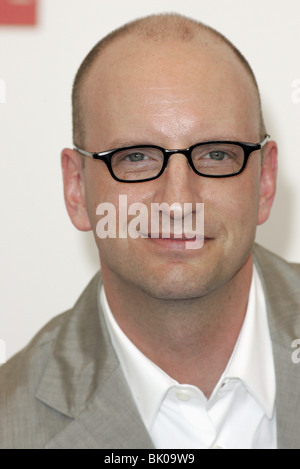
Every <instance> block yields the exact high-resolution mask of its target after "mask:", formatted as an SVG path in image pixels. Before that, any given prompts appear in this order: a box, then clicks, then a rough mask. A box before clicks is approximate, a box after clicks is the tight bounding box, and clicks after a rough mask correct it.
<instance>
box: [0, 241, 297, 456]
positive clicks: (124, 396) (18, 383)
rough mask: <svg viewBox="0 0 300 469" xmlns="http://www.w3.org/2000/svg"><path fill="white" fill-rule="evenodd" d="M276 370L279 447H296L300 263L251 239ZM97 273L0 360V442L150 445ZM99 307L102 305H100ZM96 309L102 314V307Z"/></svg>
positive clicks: (1, 445) (93, 446) (30, 445)
mask: <svg viewBox="0 0 300 469" xmlns="http://www.w3.org/2000/svg"><path fill="white" fill-rule="evenodd" d="M254 255H255V263H256V266H257V269H258V271H259V274H260V276H261V279H262V283H263V287H264V291H265V296H266V301H267V311H268V318H269V326H270V333H271V339H272V345H273V353H274V360H275V371H276V383H277V384H276V386H277V390H276V408H277V438H278V447H279V448H294V449H296V448H297V449H298V448H300V425H299V423H300V363H299V364H295V363H293V361H292V358H291V357H292V353H293V351H294V349H293V348H292V346H291V344H292V341H293V340H294V339H297V338H299V339H300V265H296V264H289V263H287V262H285V261H284V260H282V259H280V258H279V257H277V256H275V255H273V254H271V253H270V252H268V251H266V250H265V249H263V248H261V247H259V246H255V248H254ZM100 283H101V279H100V274H97V275H96V276H95V277H94V278H93V280H92V281H91V283H90V284H89V285H88V287H87V288H86V290H85V291H84V293H83V294H82V296H81V297H80V298H79V300H78V302H77V303H76V305H75V306H74V308H73V309H71V310H70V311H67V312H65V313H63V314H61V315H60V316H57V317H56V318H54V319H53V320H52V321H51V322H50V323H49V324H47V325H46V326H45V327H44V328H43V329H42V330H41V331H40V332H39V333H38V335H37V336H36V337H35V338H34V339H33V340H32V341H31V343H30V344H29V345H28V346H27V347H26V348H25V349H24V350H22V351H21V352H20V353H18V354H17V355H15V356H14V357H13V358H12V359H11V360H9V361H8V362H7V363H6V364H5V365H2V366H1V367H0V448H65V449H69V448H90V449H96V448H107V449H108V448H109V449H114V448H117V449H122V448H131V449H132V448H135V449H138V448H153V443H152V441H151V439H150V436H149V434H148V432H147V430H146V428H145V427H144V424H143V422H142V420H141V418H140V416H139V413H138V410H137V408H136V406H135V404H134V401H133V398H132V396H131V393H130V391H129V388H128V386H127V383H126V381H125V378H124V376H123V373H122V371H121V368H120V364H119V362H118V360H117V358H116V355H115V353H114V349H113V347H112V345H111V343H110V339H109V336H108V333H107V330H106V326H105V323H104V319H103V316H102V313H101V310H100V306H99V303H98V298H99V286H100ZM99 310H100V311H99ZM99 313H100V314H99Z"/></svg>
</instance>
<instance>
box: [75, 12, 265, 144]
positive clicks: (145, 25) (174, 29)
mask: <svg viewBox="0 0 300 469" xmlns="http://www.w3.org/2000/svg"><path fill="white" fill-rule="evenodd" d="M128 35H134V36H135V38H136V41H151V42H152V44H153V47H159V43H160V42H163V41H166V40H169V41H172V40H176V41H180V42H183V43H189V42H193V41H195V40H196V41H197V40H198V41H199V42H200V44H202V45H205V42H206V41H207V44H208V43H209V40H210V39H214V40H216V41H219V42H221V43H223V44H225V45H227V46H228V47H229V48H230V49H231V50H232V52H233V53H234V54H235V55H236V57H237V59H238V60H239V61H240V62H241V64H243V65H244V67H245V69H246V70H247V72H248V74H249V77H250V79H251V80H252V81H253V84H254V86H255V88H256V92H257V96H256V97H257V104H258V113H259V116H258V118H259V124H260V137H261V140H262V139H263V137H264V135H265V134H266V129H265V124H264V120H263V114H262V109H261V100H260V94H259V89H258V86H257V82H256V78H255V75H254V73H253V71H252V69H251V67H250V65H249V63H248V61H247V60H246V59H245V57H244V56H243V55H242V54H241V52H240V51H239V50H238V49H237V48H236V47H235V46H234V45H233V44H232V43H231V42H230V41H229V40H228V39H227V38H226V37H225V36H223V35H222V34H221V33H219V32H218V31H216V30H215V29H213V28H211V27H210V26H207V25H206V24H204V23H201V22H199V21H196V20H193V19H190V18H186V17H184V16H181V15H178V14H167V15H166V14H162V15H153V16H149V17H146V18H141V19H138V20H135V21H132V22H130V23H127V24H126V25H124V26H121V27H120V28H118V29H116V30H115V31H113V32H111V33H110V34H108V35H107V36H105V37H104V38H103V39H101V40H100V41H99V42H98V43H97V44H96V45H95V46H94V47H93V48H92V49H91V51H90V52H89V53H88V54H87V56H86V57H85V59H84V60H83V62H82V63H81V65H80V67H79V69H78V71H77V74H76V76H75V79H74V84H73V90H72V117H73V141H74V142H76V143H77V145H79V146H82V147H84V136H85V124H84V102H83V100H82V99H81V90H82V88H83V86H84V81H85V78H86V77H87V75H88V73H89V71H90V69H91V68H92V66H93V64H94V63H95V62H96V60H97V58H99V56H100V54H101V51H103V50H104V49H105V48H106V47H107V46H108V45H109V44H111V43H113V42H114V41H116V40H118V39H122V37H126V36H128ZM133 53H134V51H133ZM187 73H188V71H187Z"/></svg>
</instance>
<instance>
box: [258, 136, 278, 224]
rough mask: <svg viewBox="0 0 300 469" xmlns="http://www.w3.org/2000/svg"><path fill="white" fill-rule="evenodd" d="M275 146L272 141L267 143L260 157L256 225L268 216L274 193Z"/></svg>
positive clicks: (275, 170)
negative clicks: (261, 160)
mask: <svg viewBox="0 0 300 469" xmlns="http://www.w3.org/2000/svg"><path fill="white" fill-rule="evenodd" d="M277 153H278V152H277V145H276V143H275V142H274V141H270V142H268V143H267V145H266V147H265V151H264V154H263V156H262V158H263V163H262V167H261V175H260V192H259V206H258V214H257V224H258V225H261V224H262V223H264V222H265V221H266V220H267V219H268V218H269V215H270V212H271V208H272V205H273V201H274V197H275V193H276V178H277Z"/></svg>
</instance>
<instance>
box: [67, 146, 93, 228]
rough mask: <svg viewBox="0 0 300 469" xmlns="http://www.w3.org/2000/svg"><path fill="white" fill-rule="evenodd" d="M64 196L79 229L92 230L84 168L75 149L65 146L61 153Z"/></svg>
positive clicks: (73, 221)
mask: <svg viewBox="0 0 300 469" xmlns="http://www.w3.org/2000/svg"><path fill="white" fill-rule="evenodd" d="M61 165H62V172H63V183H64V197H65V204H66V207H67V211H68V214H69V216H70V218H71V221H72V223H73V225H74V226H76V228H77V229H78V230H81V231H89V230H91V223H90V220H89V216H88V212H87V208H86V199H85V180H84V168H83V167H82V163H81V159H80V157H79V155H78V153H77V152H76V151H75V150H71V149H69V148H65V149H64V150H63V151H62V153H61Z"/></svg>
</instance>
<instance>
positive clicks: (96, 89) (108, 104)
mask: <svg viewBox="0 0 300 469" xmlns="http://www.w3.org/2000/svg"><path fill="white" fill-rule="evenodd" d="M82 103H83V107H84V110H85V115H86V119H87V122H88V128H87V133H89V132H90V133H92V132H95V131H96V132H97V133H98V135H99V132H101V133H102V132H103V135H104V136H106V137H107V136H108V133H109V132H111V130H112V129H113V132H114V133H115V134H116V137H117V138H118V133H122V132H121V131H122V129H123V130H124V131H125V132H128V129H131V128H135V129H136V130H137V131H138V132H142V131H143V130H144V129H145V128H147V132H148V133H149V132H151V131H154V132H155V130H157V131H161V132H162V133H164V132H165V133H166V132H170V131H171V133H173V134H174V132H182V133H184V132H188V131H189V130H190V126H191V125H192V122H191V121H192V120H193V123H195V122H194V121H195V120H196V121H197V122H198V125H199V128H201V130H202V131H203V132H204V133H205V132H207V135H206V137H212V135H211V136H209V133H210V132H215V133H218V132H219V133H220V132H221V133H224V132H225V133H226V132H227V133H228V132H229V128H230V129H232V127H234V126H235V125H236V123H239V124H240V125H241V124H242V123H243V122H244V131H245V132H246V130H247V128H248V126H249V122H251V123H253V127H255V128H257V129H258V114H259V112H258V97H257V92H256V89H255V86H254V83H253V81H252V78H251V77H250V76H249V73H248V72H247V70H246V68H245V66H244V65H243V64H241V63H240V61H239V60H238V59H237V57H236V56H235V54H234V53H233V51H231V49H230V48H229V47H228V46H226V45H224V44H223V43H221V42H220V41H219V40H213V39H211V38H206V40H203V41H201V42H199V41H189V42H186V43H184V42H182V41H174V40H172V41H164V42H162V43H157V42H155V41H145V40H144V41H138V38H136V37H134V36H132V37H131V36H130V37H127V38H123V39H122V40H118V41H115V42H114V43H113V44H111V45H109V46H108V47H107V48H106V49H105V50H104V51H102V52H101V54H100V55H99V57H98V58H97V60H96V61H95V63H94V65H93V67H92V69H91V70H90V72H89V75H88V76H87V78H86V80H85V83H84V85H83V89H82ZM96 127H98V128H96ZM99 127H101V129H100V128H99ZM164 127H165V129H164ZM226 128H228V130H226ZM218 129H219V130H218ZM233 134H234V129H232V136H233ZM221 136H222V135H219V137H221ZM225 136H226V135H224V137H225ZM90 137H92V136H91V135H90ZM119 137H120V139H121V140H122V138H123V136H122V135H120V136H119ZM204 137H205V135H204ZM102 139H103V138H102Z"/></svg>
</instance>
